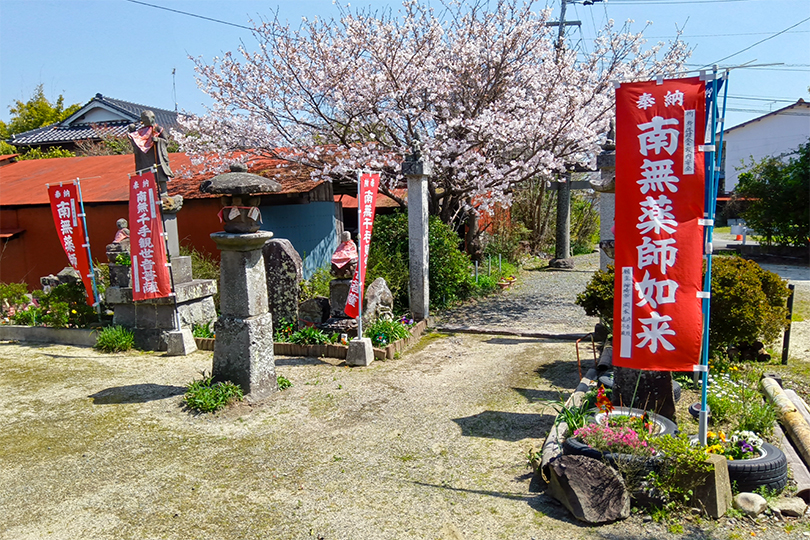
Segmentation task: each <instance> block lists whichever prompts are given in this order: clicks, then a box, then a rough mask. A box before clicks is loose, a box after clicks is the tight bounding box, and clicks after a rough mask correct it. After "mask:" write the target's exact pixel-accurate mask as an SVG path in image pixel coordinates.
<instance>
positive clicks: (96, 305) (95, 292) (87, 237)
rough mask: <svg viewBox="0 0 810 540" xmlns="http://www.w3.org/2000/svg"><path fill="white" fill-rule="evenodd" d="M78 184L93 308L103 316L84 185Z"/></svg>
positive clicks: (76, 181)
mask: <svg viewBox="0 0 810 540" xmlns="http://www.w3.org/2000/svg"><path fill="white" fill-rule="evenodd" d="M73 183H74V184H76V192H77V193H78V195H79V208H80V209H81V214H79V217H80V218H82V226H83V227H84V247H85V248H87V262H88V264H89V265H90V275H89V276H88V277H89V278H90V282H91V283H92V284H93V301H94V302H95V303H94V304H93V307H94V308H96V313H98V314H99V315H101V298H100V297H99V295H98V287H97V286H96V271H95V269H94V268H93V254H92V253H91V252H90V234H89V233H88V232H87V218H86V217H85V214H84V199H82V183H81V182H80V181H79V179H78V178H77V179H76V180H74V181H73Z"/></svg>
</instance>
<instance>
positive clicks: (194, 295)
mask: <svg viewBox="0 0 810 540" xmlns="http://www.w3.org/2000/svg"><path fill="white" fill-rule="evenodd" d="M174 290H175V294H176V295H177V296H176V298H177V303H178V304H182V303H183V302H189V301H191V300H196V299H198V298H203V297H205V296H213V295H215V294H216V292H217V282H216V281H215V280H213V279H193V280H191V281H186V282H184V283H176V284H175V286H174ZM160 300H163V299H162V298H161V299H160ZM166 300H168V301H169V303H174V301H173V300H172V299H171V298H167V299H166Z"/></svg>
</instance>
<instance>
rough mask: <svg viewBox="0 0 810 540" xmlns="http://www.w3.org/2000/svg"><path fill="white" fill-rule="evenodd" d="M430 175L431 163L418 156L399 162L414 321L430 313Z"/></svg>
mask: <svg viewBox="0 0 810 540" xmlns="http://www.w3.org/2000/svg"><path fill="white" fill-rule="evenodd" d="M431 173H432V167H431V163H430V162H427V163H426V162H424V161H422V159H421V158H420V157H419V156H418V155H410V156H408V157H407V158H406V159H405V161H404V162H403V163H402V174H403V175H405V177H406V178H407V179H408V255H409V258H410V268H409V270H410V288H409V293H410V304H411V316H412V317H413V318H414V320H417V321H418V320H422V319H426V318H427V316H428V315H429V314H430V287H429V281H428V269H429V250H428V189H427V182H428V176H430V174H431Z"/></svg>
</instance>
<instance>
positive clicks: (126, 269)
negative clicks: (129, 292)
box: [108, 264, 132, 288]
mask: <svg viewBox="0 0 810 540" xmlns="http://www.w3.org/2000/svg"><path fill="white" fill-rule="evenodd" d="M108 266H109V268H110V286H112V287H124V288H126V287H131V286H132V267H131V266H125V265H122V264H110V265H108Z"/></svg>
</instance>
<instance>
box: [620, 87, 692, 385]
mask: <svg viewBox="0 0 810 540" xmlns="http://www.w3.org/2000/svg"><path fill="white" fill-rule="evenodd" d="M705 110H706V105H705V86H704V83H703V81H701V80H700V79H699V78H697V77H694V78H689V79H672V80H665V81H663V83H658V82H656V81H650V82H640V83H627V84H622V85H621V87H620V88H619V89H617V90H616V229H615V231H616V257H615V265H616V282H615V300H614V321H613V326H614V330H613V365H615V366H621V367H629V368H635V369H645V370H655V371H691V370H692V367H693V366H694V365H695V364H698V363H699V362H700V343H701V327H702V313H701V298H700V291H701V290H702V283H701V274H702V264H703V225H702V224H701V222H700V220H701V219H702V218H703V211H704V191H705V182H704V169H703V153H702V152H701V151H700V148H699V147H700V146H701V145H702V144H703V137H704V132H705Z"/></svg>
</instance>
